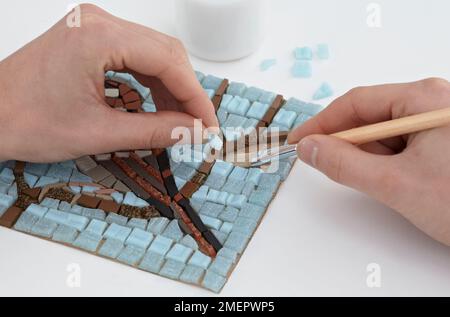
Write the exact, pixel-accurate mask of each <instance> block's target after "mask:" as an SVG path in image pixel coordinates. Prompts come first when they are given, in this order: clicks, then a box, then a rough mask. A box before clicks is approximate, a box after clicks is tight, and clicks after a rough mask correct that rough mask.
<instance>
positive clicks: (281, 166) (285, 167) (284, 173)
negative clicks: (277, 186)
mask: <svg viewBox="0 0 450 317" xmlns="http://www.w3.org/2000/svg"><path fill="white" fill-rule="evenodd" d="M291 170H292V165H291V164H290V163H289V162H285V161H281V162H278V170H277V175H279V176H280V177H281V180H282V181H283V182H284V181H285V180H286V179H287V177H288V176H289V173H290V172H291Z"/></svg>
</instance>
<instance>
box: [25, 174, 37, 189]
mask: <svg viewBox="0 0 450 317" xmlns="http://www.w3.org/2000/svg"><path fill="white" fill-rule="evenodd" d="M23 177H24V179H25V183H27V185H28V186H30V188H33V187H34V185H35V184H36V183H37V181H38V179H39V178H38V177H37V176H34V175H32V174H28V173H24V174H23Z"/></svg>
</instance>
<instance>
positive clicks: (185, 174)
mask: <svg viewBox="0 0 450 317" xmlns="http://www.w3.org/2000/svg"><path fill="white" fill-rule="evenodd" d="M195 174H197V171H196V170H195V168H192V167H189V166H187V165H186V164H180V167H179V168H177V170H176V172H175V176H177V177H179V178H181V179H184V180H187V181H190V180H191V179H192V177H194V176H195Z"/></svg>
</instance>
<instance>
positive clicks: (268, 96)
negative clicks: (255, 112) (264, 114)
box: [258, 91, 277, 105]
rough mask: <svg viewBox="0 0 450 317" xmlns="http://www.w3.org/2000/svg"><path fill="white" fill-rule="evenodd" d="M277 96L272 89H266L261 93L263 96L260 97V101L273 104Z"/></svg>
mask: <svg viewBox="0 0 450 317" xmlns="http://www.w3.org/2000/svg"><path fill="white" fill-rule="evenodd" d="M276 98H277V94H276V93H273V92H270V91H264V92H263V93H262V94H261V97H259V100H258V101H259V102H261V103H263V104H267V105H271V104H272V103H273V102H274V101H275V99H276Z"/></svg>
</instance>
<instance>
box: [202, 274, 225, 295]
mask: <svg viewBox="0 0 450 317" xmlns="http://www.w3.org/2000/svg"><path fill="white" fill-rule="evenodd" d="M225 282H226V279H225V278H224V277H222V276H220V275H219V274H217V273H214V272H211V271H207V272H206V274H205V277H204V278H203V282H202V286H203V287H205V288H207V289H209V290H211V291H213V292H216V293H218V292H220V290H221V289H222V288H223V287H224V285H225Z"/></svg>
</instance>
